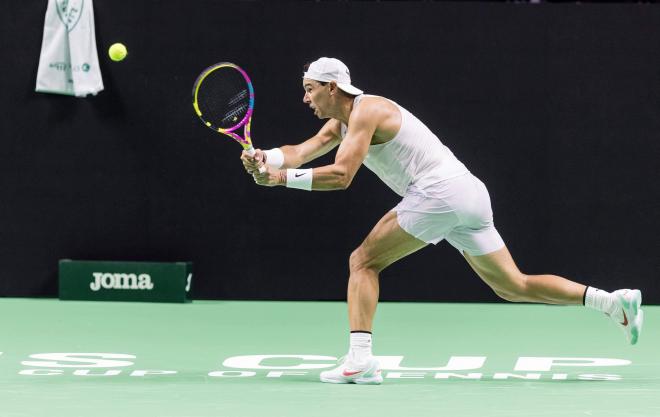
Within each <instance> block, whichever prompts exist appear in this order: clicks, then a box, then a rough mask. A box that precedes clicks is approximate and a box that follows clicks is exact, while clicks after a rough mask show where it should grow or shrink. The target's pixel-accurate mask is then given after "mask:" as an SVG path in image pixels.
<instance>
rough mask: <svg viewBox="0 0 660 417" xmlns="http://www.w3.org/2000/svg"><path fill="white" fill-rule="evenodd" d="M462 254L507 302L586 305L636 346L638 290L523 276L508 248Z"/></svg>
mask: <svg viewBox="0 0 660 417" xmlns="http://www.w3.org/2000/svg"><path fill="white" fill-rule="evenodd" d="M463 254H464V256H465V259H466V260H467V262H468V263H469V264H470V266H471V267H472V269H474V271H475V272H476V273H477V275H479V277H481V279H482V280H483V281H484V282H485V283H486V284H488V285H489V286H490V287H491V288H492V289H493V291H494V292H495V293H496V294H497V295H499V296H500V297H502V298H504V299H505V300H509V301H514V302H534V303H546V304H565V305H571V304H572V305H580V304H583V303H584V304H585V305H586V306H588V307H591V308H594V309H596V310H599V311H602V312H604V313H605V314H607V315H608V316H610V317H611V318H612V319H613V320H614V321H615V322H616V323H617V324H618V325H619V327H621V329H622V330H623V332H624V334H625V336H626V339H627V340H628V342H629V343H631V344H635V343H637V338H638V337H639V334H640V332H641V329H642V324H643V322H644V312H643V311H642V310H641V308H640V306H641V302H642V297H641V293H640V292H639V290H627V289H625V290H617V291H614V292H613V293H608V292H606V291H602V290H598V289H596V288H592V287H586V286H585V285H582V284H579V283H577V282H573V281H571V280H568V279H566V278H563V277H560V276H557V275H528V274H524V273H522V272H521V271H520V270H519V269H518V267H517V266H516V264H515V262H514V261H513V258H512V257H511V254H510V253H509V251H508V249H507V248H506V246H505V247H503V248H501V249H499V250H497V251H495V252H491V253H488V254H486V255H470V254H468V253H466V252H463Z"/></svg>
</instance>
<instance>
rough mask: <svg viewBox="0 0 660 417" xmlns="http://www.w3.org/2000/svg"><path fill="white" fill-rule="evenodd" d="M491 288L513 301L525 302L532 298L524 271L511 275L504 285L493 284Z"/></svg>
mask: <svg viewBox="0 0 660 417" xmlns="http://www.w3.org/2000/svg"><path fill="white" fill-rule="evenodd" d="M491 288H492V289H493V291H494V292H495V294H497V296H498V297H500V298H502V299H504V300H507V301H511V302H513V303H520V302H525V301H529V300H530V299H531V297H530V294H529V286H528V285H527V275H525V274H523V273H520V274H516V276H515V277H510V279H509V280H507V282H506V283H505V284H503V285H497V286H492V287H491Z"/></svg>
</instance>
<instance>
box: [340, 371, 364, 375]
mask: <svg viewBox="0 0 660 417" xmlns="http://www.w3.org/2000/svg"><path fill="white" fill-rule="evenodd" d="M361 372H362V371H344V372H342V375H344V376H353V375H357V374H359V373H361Z"/></svg>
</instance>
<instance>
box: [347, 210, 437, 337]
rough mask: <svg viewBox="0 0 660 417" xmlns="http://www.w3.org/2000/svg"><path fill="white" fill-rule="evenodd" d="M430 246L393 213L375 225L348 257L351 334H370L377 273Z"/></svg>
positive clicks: (376, 296)
mask: <svg viewBox="0 0 660 417" xmlns="http://www.w3.org/2000/svg"><path fill="white" fill-rule="evenodd" d="M426 245H427V244H426V243H425V242H423V241H421V240H419V239H417V238H415V237H414V236H411V235H410V234H408V233H407V232H406V231H405V230H403V229H402V228H401V227H400V226H399V223H398V221H397V214H396V212H394V211H390V212H388V213H387V214H386V215H385V216H383V218H381V219H380V221H379V222H378V223H377V224H376V225H375V226H374V228H373V229H372V230H371V232H370V233H369V235H367V237H366V239H365V240H364V241H363V242H362V243H361V244H360V246H359V247H358V248H357V249H355V250H354V251H353V253H352V254H351V257H350V258H349V270H350V276H349V279H348V294H347V298H348V320H349V324H350V327H351V331H368V332H370V331H371V326H372V323H373V317H374V315H375V313H376V304H377V303H378V293H379V285H378V274H379V273H380V271H382V270H383V269H385V268H386V267H387V266H389V265H391V264H392V263H394V262H396V261H397V260H399V259H401V258H403V257H404V256H406V255H409V254H411V253H413V252H415V251H417V250H419V249H421V248H423V247H424V246H426Z"/></svg>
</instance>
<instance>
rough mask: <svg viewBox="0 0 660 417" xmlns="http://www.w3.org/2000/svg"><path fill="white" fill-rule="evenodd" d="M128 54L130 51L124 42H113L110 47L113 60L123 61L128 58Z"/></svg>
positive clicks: (109, 50)
mask: <svg viewBox="0 0 660 417" xmlns="http://www.w3.org/2000/svg"><path fill="white" fill-rule="evenodd" d="M127 54H128V51H127V50H126V47H125V46H124V44H123V43H113V44H112V45H111V46H110V49H108V55H110V59H112V60H113V61H117V62H118V61H121V60H123V59H124V58H126V55H127Z"/></svg>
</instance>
